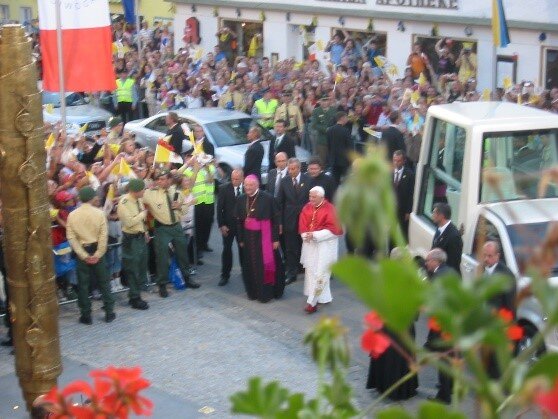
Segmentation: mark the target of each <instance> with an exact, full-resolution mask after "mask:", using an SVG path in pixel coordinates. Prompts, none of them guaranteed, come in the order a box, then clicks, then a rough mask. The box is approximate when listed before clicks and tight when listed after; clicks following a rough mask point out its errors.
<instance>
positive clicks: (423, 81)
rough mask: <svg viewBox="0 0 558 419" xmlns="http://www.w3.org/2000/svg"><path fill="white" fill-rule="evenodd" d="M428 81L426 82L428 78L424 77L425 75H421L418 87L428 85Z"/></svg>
mask: <svg viewBox="0 0 558 419" xmlns="http://www.w3.org/2000/svg"><path fill="white" fill-rule="evenodd" d="M427 81H428V80H426V76H425V75H424V73H420V76H419V78H418V85H419V86H421V87H422V86H424V85H425V84H426V82H427Z"/></svg>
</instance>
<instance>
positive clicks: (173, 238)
mask: <svg viewBox="0 0 558 419" xmlns="http://www.w3.org/2000/svg"><path fill="white" fill-rule="evenodd" d="M156 182H157V189H150V190H147V191H145V193H144V195H143V203H144V204H145V205H146V206H147V208H148V209H149V212H150V213H151V214H152V215H153V218H155V239H154V240H155V256H156V263H157V285H158V286H159V295H160V296H161V297H163V298H166V297H168V295H169V294H168V292H167V282H169V278H168V271H169V243H171V242H172V244H173V247H174V255H175V257H176V260H177V262H178V266H180V270H181V272H182V275H183V277H184V282H185V283H186V285H187V286H188V287H190V288H199V286H200V284H198V283H196V282H194V281H193V280H191V279H190V276H189V271H190V265H189V263H188V254H187V252H188V250H187V240H186V236H185V235H184V232H183V231H182V227H181V226H180V218H181V216H182V213H181V211H182V204H181V203H182V201H183V198H182V197H181V192H175V194H174V196H171V193H170V191H169V187H170V185H171V177H170V173H169V172H168V171H162V172H160V173H159V175H158V176H157V179H156ZM175 198H176V199H175Z"/></svg>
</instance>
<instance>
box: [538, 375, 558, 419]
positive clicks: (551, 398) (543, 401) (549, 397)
mask: <svg viewBox="0 0 558 419" xmlns="http://www.w3.org/2000/svg"><path fill="white" fill-rule="evenodd" d="M535 403H536V404H537V405H539V407H540V408H541V409H543V410H545V411H547V412H549V413H551V414H553V415H558V379H557V380H556V381H555V382H554V387H552V388H551V389H550V390H549V391H547V392H541V393H539V394H537V395H536V396H535Z"/></svg>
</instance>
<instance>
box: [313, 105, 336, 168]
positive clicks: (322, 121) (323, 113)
mask: <svg viewBox="0 0 558 419" xmlns="http://www.w3.org/2000/svg"><path fill="white" fill-rule="evenodd" d="M336 113H337V110H336V109H335V107H334V106H331V101H330V98H329V96H328V95H323V96H322V97H321V98H320V106H317V107H316V109H314V110H313V111H312V128H313V129H314V130H315V131H316V134H317V137H316V151H317V152H318V155H319V156H320V159H321V160H322V161H323V162H326V161H328V159H327V137H326V131H327V129H328V128H329V127H331V126H332V125H333V124H335V114H336Z"/></svg>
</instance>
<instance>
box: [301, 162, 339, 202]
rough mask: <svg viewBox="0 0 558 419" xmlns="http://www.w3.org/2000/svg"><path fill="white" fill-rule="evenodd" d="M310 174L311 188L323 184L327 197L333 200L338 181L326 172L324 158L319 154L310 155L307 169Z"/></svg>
mask: <svg viewBox="0 0 558 419" xmlns="http://www.w3.org/2000/svg"><path fill="white" fill-rule="evenodd" d="M306 173H307V174H308V176H310V183H311V185H310V189H312V188H313V187H314V186H321V187H322V188H324V191H325V198H326V199H327V200H328V201H329V202H333V196H334V195H335V191H336V189H337V183H336V182H335V179H333V176H331V175H329V174H327V173H324V167H323V164H322V159H320V157H319V156H313V157H310V159H309V160H308V170H307V171H306Z"/></svg>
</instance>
